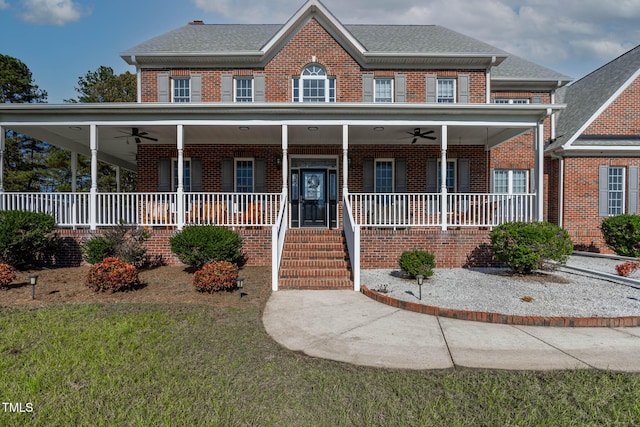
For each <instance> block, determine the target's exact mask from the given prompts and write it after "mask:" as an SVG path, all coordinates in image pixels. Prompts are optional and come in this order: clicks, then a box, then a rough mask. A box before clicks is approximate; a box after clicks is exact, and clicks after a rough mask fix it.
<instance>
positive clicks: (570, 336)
mask: <svg viewBox="0 0 640 427" xmlns="http://www.w3.org/2000/svg"><path fill="white" fill-rule="evenodd" d="M263 323H264V326H265V329H266V331H267V333H269V335H271V337H273V339H275V340H276V341H277V342H278V343H280V344H281V345H283V346H284V347H286V348H288V349H290V350H294V351H301V352H303V353H305V354H307V355H309V356H313V357H320V358H325V359H331V360H336V361H341V362H347V363H352V364H357V365H366V366H376V367H385V368H403V369H448V368H453V367H467V368H491V369H514V370H553V369H579V368H596V369H606V370H613V371H628V372H636V371H640V358H638V354H640V328H554V327H541V326H515V325H499V324H490V323H482V322H473V321H465V320H456V319H447V318H441V317H437V316H429V315H425V314H420V313H413V312H409V311H405V310H401V309H398V308H394V307H390V306H388V305H385V304H381V303H378V302H375V301H373V300H371V299H369V298H367V297H366V296H364V295H362V294H361V293H358V292H353V291H346V290H345V291H299V290H295V291H294V290H291V291H278V292H274V293H273V294H272V295H271V297H270V298H269V301H268V302H267V306H266V308H265V312H264V316H263Z"/></svg>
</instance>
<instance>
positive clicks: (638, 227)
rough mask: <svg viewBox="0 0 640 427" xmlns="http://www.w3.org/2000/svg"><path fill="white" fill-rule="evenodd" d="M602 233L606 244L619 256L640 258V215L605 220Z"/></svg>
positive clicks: (601, 228)
mask: <svg viewBox="0 0 640 427" xmlns="http://www.w3.org/2000/svg"><path fill="white" fill-rule="evenodd" d="M600 231H601V232H602V237H603V238H604V241H605V243H606V244H607V245H608V246H609V247H610V248H611V249H613V251H614V252H615V253H617V254H618V255H623V256H630V257H640V215H628V214H624V215H616V216H612V217H609V218H605V219H604V220H603V221H602V224H601V225H600Z"/></svg>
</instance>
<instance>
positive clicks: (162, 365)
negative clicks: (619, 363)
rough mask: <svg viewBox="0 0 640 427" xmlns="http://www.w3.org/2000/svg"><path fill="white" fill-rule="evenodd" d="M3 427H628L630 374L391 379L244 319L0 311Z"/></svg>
mask: <svg viewBox="0 0 640 427" xmlns="http://www.w3.org/2000/svg"><path fill="white" fill-rule="evenodd" d="M0 402H14V403H16V402H22V403H23V406H24V404H26V403H27V402H31V403H32V405H33V412H31V413H8V412H4V411H3V407H2V405H0V425H2V426H4V425H8V426H14V425H15V426H24V425H37V426H101V425H114V426H129V425H131V426H163V425H166V426H178V425H180V426H182V425H184V426H187V425H189V426H200V425H214V426H218V425H222V426H238V425H247V426H249V425H250V426H270V425H277V426H288V425H290V426H341V425H358V426H365V425H366V426H388V425H398V426H400V425H403V426H404V425H417V426H458V425H460V426H467V425H473V426H478V425H484V426H503V425H526V426H530V425H541V426H546V425H556V426H587V425H593V426H596V425H598V426H599V425H621V426H623V425H624V426H626V425H638V423H640V403H639V402H640V376H638V375H634V374H625V373H611V372H601V371H594V370H577V371H566V372H508V371H487V370H448V371H436V372H434V371H403V370H387V369H375V368H366V367H359V366H351V365H347V364H342V363H337V362H331V361H326V360H319V359H313V358H310V357H306V356H304V355H301V354H297V353H293V352H290V351H287V350H285V349H283V348H281V347H280V346H278V345H277V344H276V343H274V342H273V341H272V340H271V339H270V338H269V337H268V335H266V333H265V332H264V329H263V327H262V324H261V322H260V314H259V312H258V310H257V309H255V308H247V309H242V310H239V309H229V308H213V307H209V306H187V305H143V304H140V305H134V304H107V305H67V306H50V307H46V308H40V309H31V308H18V309H16V308H0Z"/></svg>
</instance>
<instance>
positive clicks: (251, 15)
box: [0, 0, 640, 103]
mask: <svg viewBox="0 0 640 427" xmlns="http://www.w3.org/2000/svg"><path fill="white" fill-rule="evenodd" d="M304 3H305V1H304V0H177V1H176V0H126V1H125V0H0V53H2V54H4V55H9V56H13V57H15V58H18V59H19V60H21V61H22V62H24V63H25V64H26V65H27V67H29V69H30V70H31V72H32V74H33V80H34V82H35V84H37V85H38V86H39V87H40V88H41V89H44V90H46V91H47V92H48V102H49V103H61V102H63V100H65V99H69V98H75V97H77V96H78V94H77V93H76V91H75V89H74V88H75V86H77V82H78V78H79V77H81V76H84V75H85V74H86V73H87V72H88V71H94V70H96V69H97V68H98V67H99V66H101V65H105V66H109V67H112V68H113V69H114V70H115V72H116V73H123V72H125V71H131V72H134V71H135V69H134V68H133V67H130V66H128V65H127V64H126V63H125V62H124V61H123V60H122V59H121V58H120V53H121V52H123V51H125V50H127V49H129V48H131V47H133V46H135V45H137V44H139V43H141V42H143V41H145V40H148V39H150V38H152V37H155V36H157V35H160V34H162V33H165V32H167V31H170V30H173V29H175V28H178V27H181V26H183V25H185V24H187V23H188V22H190V21H193V20H203V21H204V22H205V23H207V24H240V23H243V24H284V23H285V22H286V21H287V19H289V18H290V17H291V16H292V15H293V14H294V13H295V12H296V11H297V10H298V9H299V8H300V7H301V6H302V5H303V4H304ZM322 3H323V4H324V5H325V6H326V7H327V8H328V9H329V10H330V11H331V12H332V13H333V15H334V16H335V17H336V18H337V19H338V20H339V21H340V22H341V23H343V24H403V25H417V24H419V25H424V24H437V25H441V26H444V27H447V28H449V29H452V30H455V31H458V32H460V33H463V34H466V35H468V36H471V37H475V38H477V39H479V40H482V41H484V42H486V43H489V44H491V45H493V46H495V47H497V48H500V49H503V50H505V51H507V52H510V53H512V54H516V55H519V56H521V57H523V58H526V59H527V60H529V61H532V62H535V63H538V64H540V65H544V66H546V67H548V68H551V69H553V70H555V71H558V72H560V73H563V74H566V75H568V76H570V77H572V78H574V79H578V78H581V77H583V76H585V75H586V74H588V73H589V72H591V71H593V70H595V69H597V68H598V67H600V66H602V65H604V64H606V63H607V62H609V61H611V60H613V59H615V58H616V57H618V56H620V55H621V54H623V53H624V52H626V51H628V50H630V49H632V48H633V47H635V46H637V45H640V25H639V23H640V0H349V1H344V0H322Z"/></svg>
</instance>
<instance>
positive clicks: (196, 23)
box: [189, 21, 204, 25]
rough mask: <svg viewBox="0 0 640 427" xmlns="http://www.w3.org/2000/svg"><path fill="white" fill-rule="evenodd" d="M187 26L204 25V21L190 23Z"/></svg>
mask: <svg viewBox="0 0 640 427" xmlns="http://www.w3.org/2000/svg"><path fill="white" fill-rule="evenodd" d="M189 25H204V21H191V22H189Z"/></svg>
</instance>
